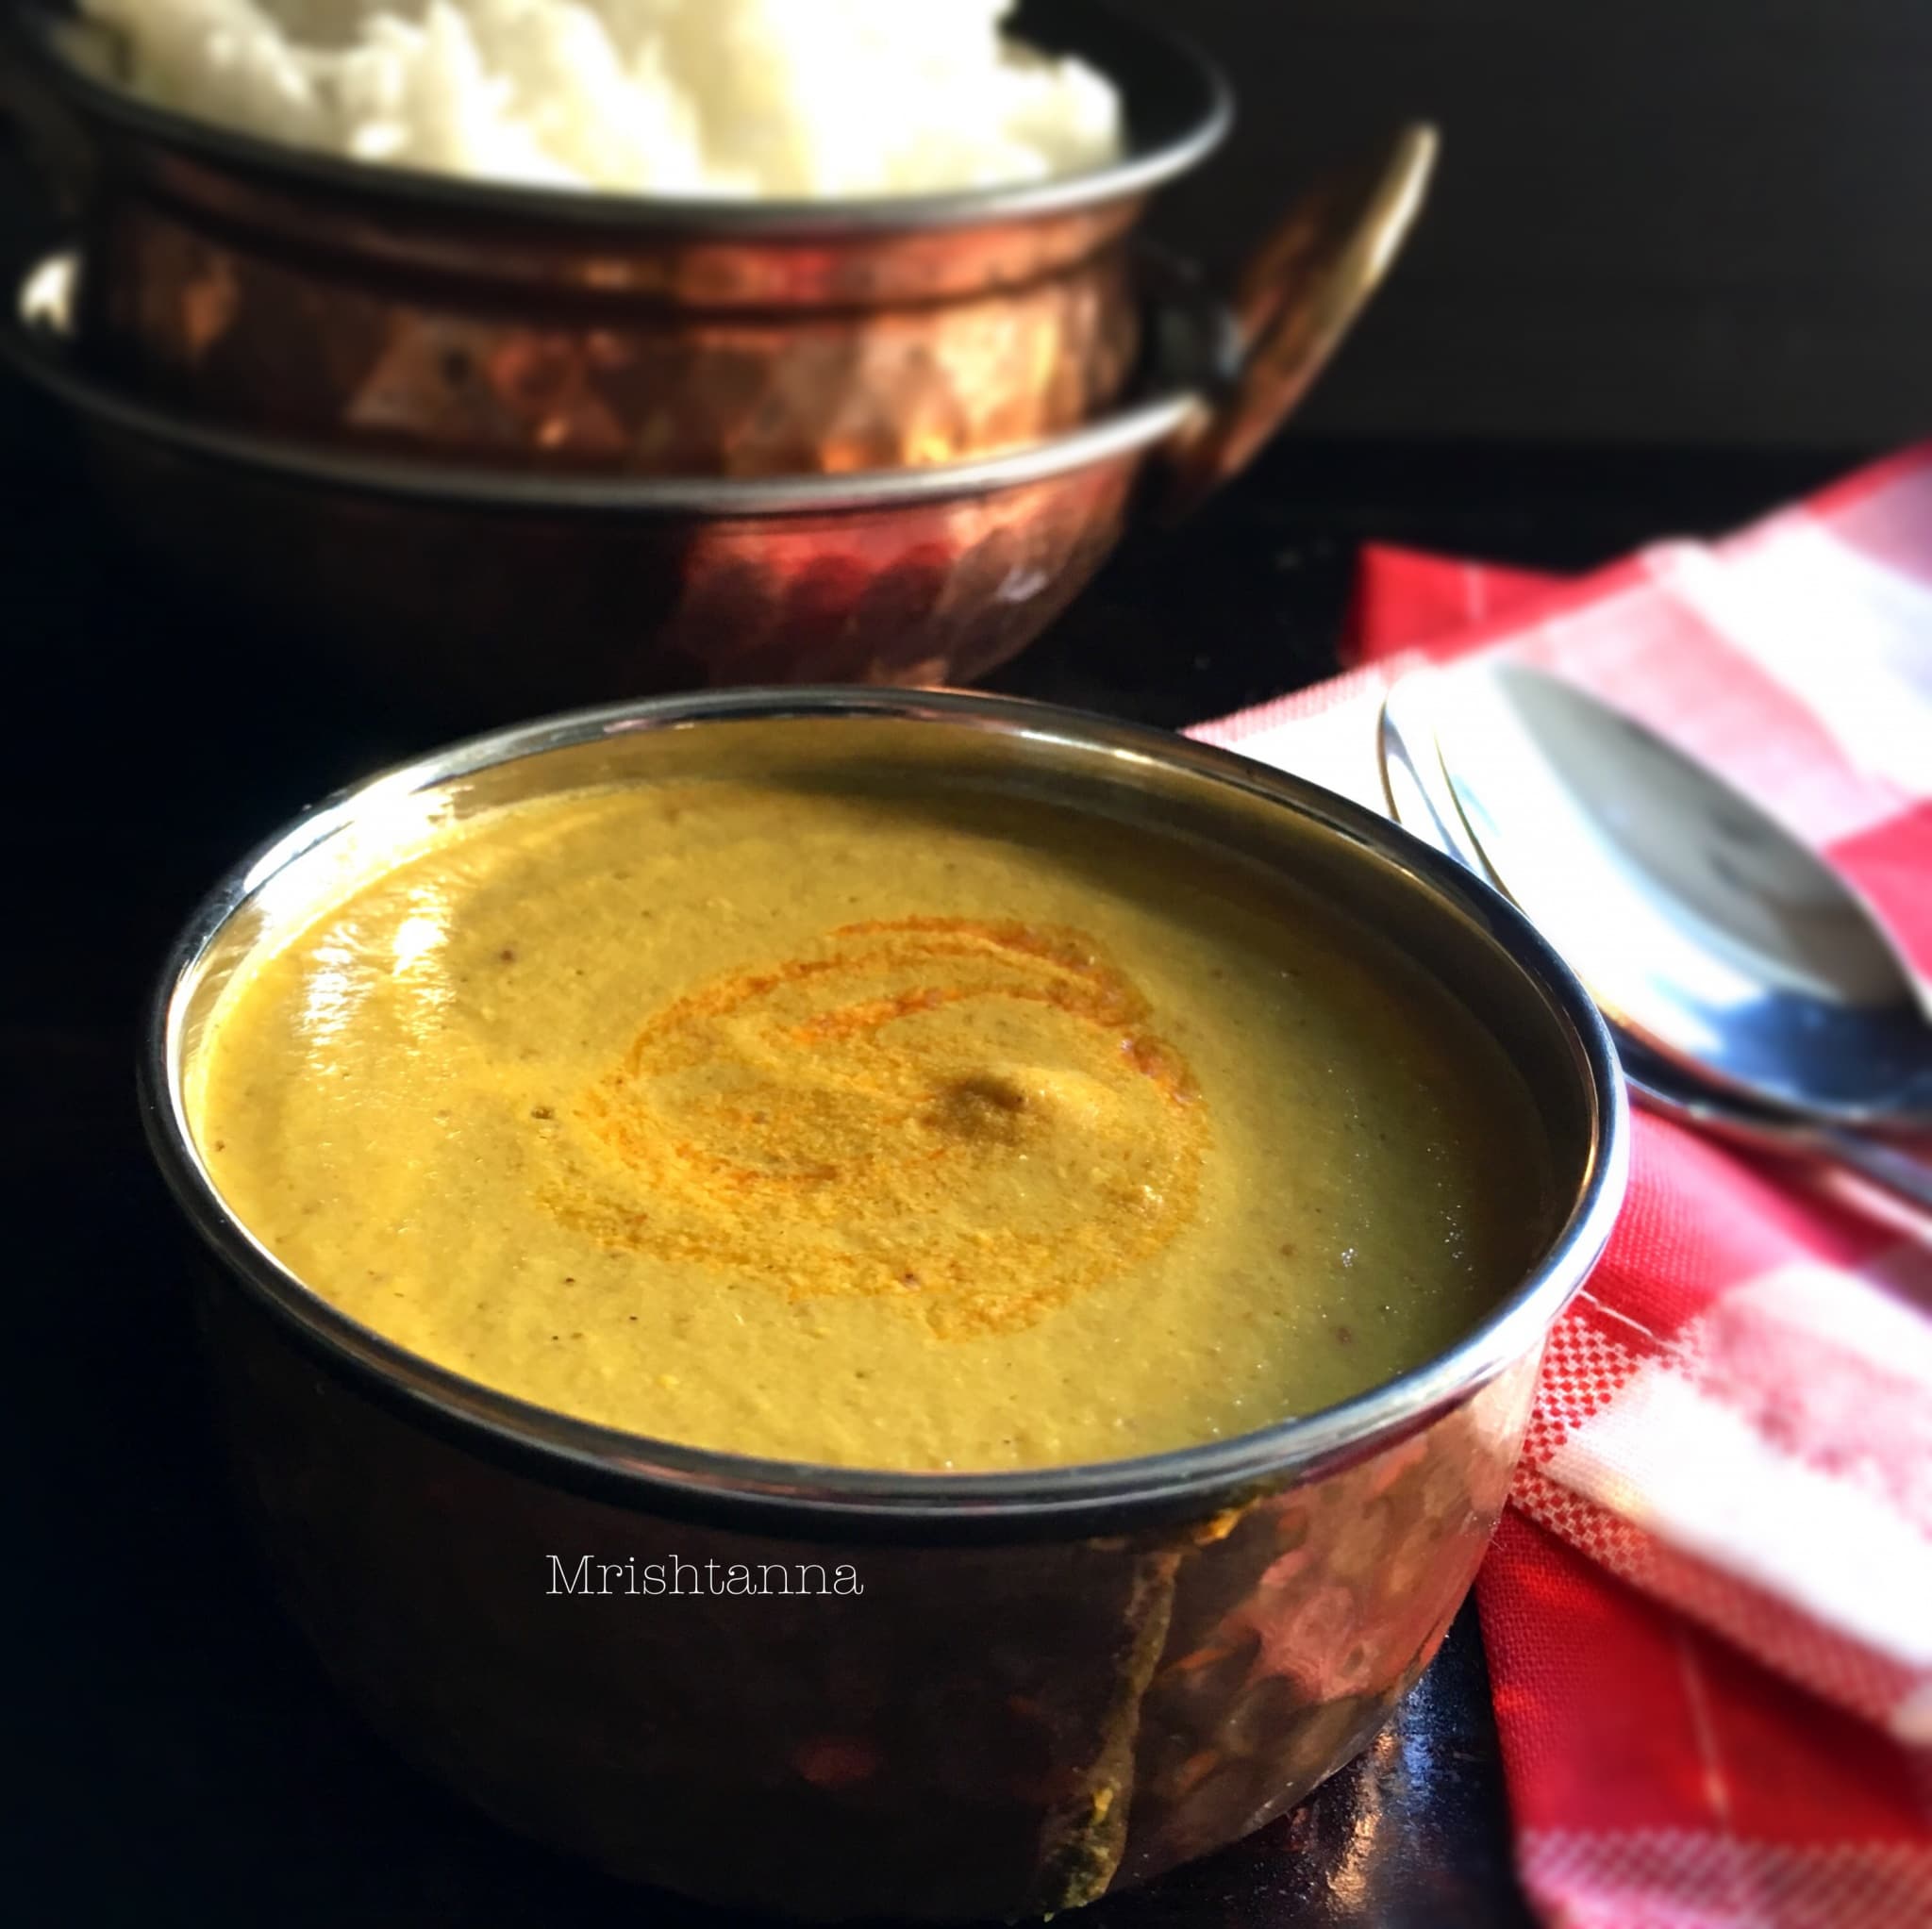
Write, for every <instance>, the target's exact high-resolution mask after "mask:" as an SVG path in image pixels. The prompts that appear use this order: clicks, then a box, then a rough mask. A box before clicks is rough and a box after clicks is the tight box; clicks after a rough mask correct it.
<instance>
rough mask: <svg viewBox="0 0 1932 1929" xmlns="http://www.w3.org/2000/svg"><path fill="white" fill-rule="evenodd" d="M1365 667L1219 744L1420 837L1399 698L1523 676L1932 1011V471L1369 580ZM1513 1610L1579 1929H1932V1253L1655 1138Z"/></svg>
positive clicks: (1899, 1232) (1542, 1807) (1802, 1192)
mask: <svg viewBox="0 0 1932 1929" xmlns="http://www.w3.org/2000/svg"><path fill="white" fill-rule="evenodd" d="M1351 627H1352V642H1353V648H1354V653H1355V658H1356V661H1357V668H1356V669H1355V670H1354V671H1352V672H1351V673H1349V674H1347V675H1344V676H1342V677H1341V678H1339V679H1337V680H1336V681H1334V682H1332V683H1329V684H1325V685H1323V686H1321V687H1320V688H1318V689H1315V690H1305V691H1302V692H1300V693H1299V694H1297V695H1295V696H1291V697H1289V698H1285V699H1283V700H1282V701H1281V702H1279V703H1276V704H1271V705H1268V706H1265V707H1262V708H1260V709H1257V710H1251V711H1248V712H1245V713H1243V714H1242V715H1240V716H1237V717H1231V718H1227V719H1224V720H1223V721H1221V722H1219V723H1211V724H1207V725H1204V726H1202V727H1201V728H1200V729H1199V730H1198V731H1197V732H1196V733H1195V734H1196V735H1198V736H1201V737H1204V738H1207V739H1208V740H1212V741H1215V742H1220V743H1225V744H1229V745H1232V746H1238V747H1239V748H1240V749H1241V751H1243V752H1244V753H1245V754H1246V755H1248V756H1250V757H1259V758H1261V759H1262V760H1264V761H1266V762H1271V763H1275V764H1280V765H1282V766H1285V767H1288V768H1291V769H1293V770H1296V771H1298V772H1300V773H1303V774H1304V775H1307V776H1310V777H1313V778H1315V779H1316V780H1318V781H1321V782H1324V783H1327V784H1329V785H1330V786H1331V787H1332V788H1335V789H1339V790H1343V791H1345V792H1348V793H1350V794H1353V795H1355V796H1356V797H1357V798H1358V799H1360V800H1361V801H1364V802H1367V803H1371V804H1373V805H1374V806H1375V807H1377V808H1386V805H1385V803H1384V800H1383V794H1382V790H1381V785H1380V777H1379V770H1378V766H1377V762H1376V757H1375V742H1376V723H1377V718H1378V715H1379V707H1380V702H1381V698H1382V695H1383V693H1384V691H1385V690H1387V689H1388V687H1389V685H1390V683H1391V680H1392V679H1393V678H1394V677H1395V676H1398V675H1400V674H1401V673H1403V672H1404V671H1405V670H1407V669H1409V668H1412V667H1415V666H1417V665H1419V664H1422V663H1424V662H1426V661H1430V660H1436V661H1441V660H1446V659H1449V658H1453V657H1461V656H1465V655H1467V654H1469V653H1470V652H1472V651H1475V650H1483V649H1495V650H1507V651H1510V652H1512V653H1513V654H1515V655H1516V656H1518V657H1521V658H1523V659H1524V660H1525V661H1528V662H1532V663H1535V664H1538V665H1539V666H1541V667H1542V668H1544V669H1546V670H1550V671H1553V672H1555V673H1558V674H1561V675H1564V676H1567V677H1569V678H1571V679H1573V680H1574V681H1575V682H1577V683H1580V684H1583V685H1585V686H1587V687H1588V688H1589V689H1591V690H1593V691H1594V692H1595V693H1597V694H1598V695H1600V696H1603V697H1606V698H1607V699H1608V700H1610V701H1611V702H1613V703H1614V704H1616V705H1617V706H1618V707H1621V708H1622V709H1624V711H1626V712H1627V713H1629V714H1630V715H1632V716H1635V717H1637V718H1638V719H1640V720H1641V721H1642V722H1643V723H1647V724H1649V725H1650V726H1651V727H1652V728H1653V729H1655V730H1657V731H1658V732H1660V733H1661V734H1662V735H1663V736H1665V737H1666V738H1668V739H1670V740H1672V741H1674V742H1675V743H1676V744H1678V745H1679V746H1680V747H1681V748H1683V749H1685V750H1687V751H1690V752H1691V753H1692V754H1693V755H1694V756H1696V757H1700V758H1702V759H1703V760H1704V761H1705V762H1706V763H1707V764H1709V765H1711V766H1713V767H1715V768H1716V769H1717V770H1718V771H1720V772H1722V773H1724V775H1725V776H1727V777H1729V778H1730V779H1731V780H1732V781H1733V782H1735V783H1736V784H1738V785H1739V786H1740V787H1741V788H1742V789H1744V790H1748V791H1749V792H1751V793H1752V794H1753V795H1754V796H1755V797H1757V799H1758V800H1759V802H1760V803H1762V804H1763V805H1765V806H1766V807H1768V808H1769V809H1771V810H1772V811H1773V813H1774V815H1776V816H1777V817H1778V818H1779V819H1781V820H1782V821H1783V822H1784V823H1786V824H1787V825H1789V826H1790V828H1791V829H1792V830H1794V831H1796V832H1797V833H1798V834H1799V835H1800V836H1802V837H1803V838H1805V839H1806V840H1807V841H1808V842H1810V843H1811V844H1812V845H1813V846H1814V847H1815V848H1817V849H1818V850H1819V851H1821V852H1822V853H1824V855H1825V856H1828V857H1829V859H1830V860H1831V862H1832V863H1833V864H1834V865H1836V866H1837V867H1838V869H1839V870H1840V873H1843V874H1844V875H1846V876H1847V877H1849V878H1850V879H1851V880H1852V881H1853V882H1854V883H1855V884H1856V885H1857V887H1858V888H1859V889H1860V890H1862V891H1863V893H1864V894H1865V896H1866V898H1867V899H1868V901H1869V902H1871V903H1872V904H1873V906H1874V907H1875V908H1877V909H1878V911H1879V912H1880V914H1881V915H1882V916H1883V917H1884V918H1885V920H1886V921H1887V923H1889V924H1890V928H1891V930H1892V932H1893V933H1894V935H1895V936H1896V938H1897V939H1898V940H1899V942H1900V944H1901V946H1902V947H1903V948H1904V950H1905V951H1906V953H1907V956H1910V957H1911V958H1912V960H1913V961H1914V963H1915V965H1916V967H1917V968H1918V970H1919V971H1920V973H1922V974H1923V975H1924V978H1925V979H1927V980H1932V444H1927V445H1925V446H1924V447H1923V448H1920V449H1917V450H1914V451H1912V452H1910V453H1909V454H1907V455H1906V456H1904V457H1899V458H1897V459H1896V460H1894V461H1891V462H1889V463H1886V464H1884V465H1882V466H1881V467H1879V468H1876V469H1874V470H1871V471H1868V472H1866V473H1864V474H1859V475H1857V476H1855V477H1853V478H1852V479H1851V480H1849V481H1847V482H1845V483H1843V484H1841V485H1840V486H1839V487H1838V488H1836V489H1833V490H1831V491H1827V492H1826V493H1825V494H1824V495H1823V496H1821V497H1818V498H1817V499H1815V500H1813V501H1811V502H1809V503H1807V504H1805V505H1803V506H1801V507H1796V508H1793V509H1790V510H1787V511H1785V512H1783V513H1780V514H1777V515H1774V516H1773V517H1771V518H1770V519H1768V520H1767V521H1765V522H1763V523H1761V524H1757V526H1755V527H1753V528H1751V529H1748V530H1746V531H1744V532H1743V533H1742V534H1740V535H1738V536H1735V537H1733V538H1731V539H1729V540H1726V541H1723V542H1719V543H1715V544H1711V545H1704V544H1697V543H1689V542H1677V543H1670V544H1666V545H1663V546H1661V547H1658V548H1656V549H1652V550H1649V551H1646V552H1644V553H1643V554H1642V555H1641V556H1639V557H1635V558H1633V559H1632V560H1630V561H1628V562H1625V563H1623V564H1621V565H1619V566H1618V567H1616V568H1613V569H1610V570H1607V571H1605V572H1604V573H1602V574H1597V575H1593V576H1591V577H1589V578H1587V579H1585V580H1583V581H1581V582H1577V583H1572V584H1567V585H1552V584H1551V583H1549V582H1548V581H1547V580H1545V579H1541V578H1537V577H1532V576H1526V575H1524V574H1522V573H1520V572H1515V571H1504V570H1496V569H1490V568H1487V567H1484V566H1481V565H1475V564H1470V563H1464V562H1457V561H1450V560H1445V559H1442V558H1439V557H1424V556H1418V555H1413V554H1408V553H1404V552H1398V551H1391V550H1372V551H1370V552H1369V553H1367V555H1366V556H1365V557H1364V564H1363V572H1362V577H1361V583H1360V588H1359V592H1358V595H1357V606H1356V610H1355V614H1354V618H1353V622H1352V626H1351ZM1634 1155H1635V1156H1634V1170H1633V1175H1632V1181H1631V1189H1630V1199H1629V1205H1628V1207H1627V1209H1626V1210H1625V1212H1624V1217H1623V1220H1622V1222H1620V1224H1619V1226H1618V1229H1617V1232H1616V1235H1615V1237H1614V1238H1613V1239H1612V1241H1611V1244H1610V1248H1609V1251H1608V1254H1607V1256H1606V1257H1605V1259H1604V1261H1603V1264H1602V1265H1601V1266H1600V1267H1599V1269H1598V1270H1597V1272H1596V1273H1595V1275H1594V1276H1593V1277H1592V1279H1591V1282H1590V1283H1589V1285H1588V1286H1587V1287H1586V1289H1585V1290H1584V1291H1583V1292H1582V1294H1581V1295H1580V1296H1579V1297H1578V1299H1577V1301H1576V1302H1575V1304H1574V1306H1573V1307H1572V1309H1571V1311H1570V1312H1569V1313H1568V1314H1567V1315H1566V1316H1565V1317H1564V1319H1563V1320H1562V1321H1561V1322H1559V1323H1558V1325H1557V1328H1556V1331H1555V1333H1554V1335H1553V1337H1552V1339H1551V1343H1550V1348H1549V1353H1548V1356H1547V1359H1546V1361H1545V1364H1544V1368H1543V1377H1542V1385H1541V1392H1540V1395H1539V1399H1538V1405H1537V1409H1536V1415H1535V1419H1534V1422H1533V1424H1532V1427H1531V1431H1530V1436H1529V1440H1528V1444H1527V1446H1526V1449H1525V1451H1524V1460H1523V1464H1522V1467H1521V1469H1520V1471H1519V1472H1518V1475H1517V1480H1516V1486H1515V1489H1514V1492H1513V1495H1512V1500H1513V1503H1514V1505H1513V1506H1512V1509H1511V1511H1510V1513H1509V1514H1508V1516H1507V1518H1506V1520H1505V1522H1504V1523H1503V1526H1502V1529H1501V1531H1500V1533H1499V1534H1498V1536H1497V1538H1496V1543H1495V1547H1494V1550H1493V1552H1492V1554H1491V1557H1490V1560H1489V1562H1488V1564H1487V1566H1486V1567H1485V1569H1484V1571H1483V1575H1482V1579H1481V1581H1480V1582H1479V1584H1478V1598H1479V1601H1480V1605H1481V1611H1482V1618H1483V1628H1484V1633H1485V1636H1486V1638H1487V1640H1488V1645H1489V1649H1490V1662H1491V1674H1492V1677H1493V1681H1494V1685H1495V1696H1496V1717H1497V1722H1498V1726H1499V1729H1500V1733H1501V1738H1502V1743H1503V1753H1504V1759H1505V1763H1506V1766H1507V1776H1508V1784H1509V1793H1510V1800H1511V1804H1512V1807H1513V1810H1514V1814H1515V1821H1516V1827H1517V1843H1518V1851H1519V1860H1520V1866H1521V1871H1522V1874H1523V1878H1524V1884H1525V1886H1526V1887H1527V1888H1528V1890H1529V1893H1530V1895H1531V1897H1532V1898H1533V1900H1534V1901H1535V1903H1536V1904H1537V1905H1538V1906H1539V1908H1540V1909H1541V1911H1542V1913H1543V1915H1544V1917H1545V1919H1546V1920H1547V1921H1550V1922H1552V1923H1559V1924H1562V1925H1565V1929H1798V1925H1804V1929H1840V1925H1844V1929H1887V1925H1892V1924H1898V1925H1907V1924H1909V1925H1912V1929H1928V1925H1932V1238H1928V1232H1927V1229H1926V1228H1925V1227H1924V1226H1923V1225H1922V1226H1919V1227H1917V1228H1911V1227H1908V1226H1906V1225H1904V1224H1902V1223H1901V1222H1898V1221H1897V1220H1892V1221H1890V1222H1888V1221H1886V1220H1883V1219H1880V1218H1877V1217H1874V1216H1871V1215H1869V1214H1861V1213H1860V1212H1859V1211H1858V1210H1857V1209H1856V1208H1855V1207H1853V1206H1849V1205H1847V1204H1846V1203H1844V1202H1843V1201H1842V1200H1836V1201H1835V1200H1834V1198H1833V1197H1831V1196H1829V1195H1827V1194H1826V1193H1825V1192H1824V1191H1822V1190H1821V1189H1819V1188H1818V1186H1817V1185H1816V1184H1815V1183H1811V1182H1809V1181H1807V1178H1806V1177H1805V1176H1804V1175H1803V1174H1801V1173H1800V1172H1797V1171H1796V1170H1795V1169H1793V1168H1791V1167H1789V1166H1786V1167H1779V1166H1777V1165H1775V1164H1774V1163H1772V1162H1768V1161H1760V1160H1757V1159H1755V1158H1753V1157H1751V1156H1746V1155H1743V1154H1741V1153H1740V1152H1738V1151H1736V1150H1733V1149H1731V1148H1729V1147H1726V1146H1723V1145H1720V1144H1718V1143H1717V1142H1715V1141H1714V1140H1710V1139H1703V1138H1700V1137H1699V1136H1698V1135H1697V1134H1695V1133H1694V1132H1691V1131H1689V1130H1686V1129H1685V1128H1683V1127H1681V1126H1678V1125H1675V1124H1673V1123H1671V1122H1667V1121H1665V1120H1662V1119H1659V1118H1655V1117H1651V1116H1649V1115H1645V1114H1640V1115H1639V1116H1638V1117H1637V1120H1636V1139H1635V1147H1634Z"/></svg>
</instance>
